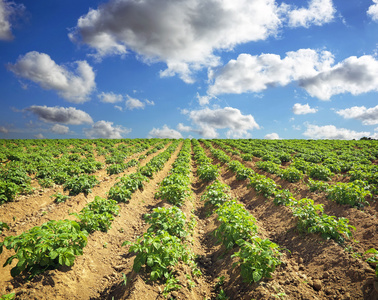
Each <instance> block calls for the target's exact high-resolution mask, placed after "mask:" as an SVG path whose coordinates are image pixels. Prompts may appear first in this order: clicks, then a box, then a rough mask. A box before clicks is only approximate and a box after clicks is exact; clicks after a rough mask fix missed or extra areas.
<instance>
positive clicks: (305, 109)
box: [292, 103, 318, 115]
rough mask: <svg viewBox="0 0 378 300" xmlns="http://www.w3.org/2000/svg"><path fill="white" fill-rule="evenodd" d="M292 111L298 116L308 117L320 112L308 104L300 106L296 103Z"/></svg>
mask: <svg viewBox="0 0 378 300" xmlns="http://www.w3.org/2000/svg"><path fill="white" fill-rule="evenodd" d="M292 111H293V113H294V114H296V115H307V114H314V113H316V112H317V111H318V110H317V109H316V108H311V107H310V105H308V103H307V104H300V103H295V104H294V106H293V108H292Z"/></svg>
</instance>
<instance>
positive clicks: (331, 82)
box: [300, 55, 378, 100]
mask: <svg viewBox="0 0 378 300" xmlns="http://www.w3.org/2000/svg"><path fill="white" fill-rule="evenodd" d="M300 85H301V86H302V87H303V88H304V89H306V91H307V92H308V93H309V94H310V95H311V96H313V97H317V98H319V99H321V100H329V99H330V98H331V97H332V96H333V95H338V94H343V93H347V92H349V93H351V94H352V95H359V94H362V93H366V92H370V91H378V60H376V59H375V58H374V57H373V56H370V55H364V56H361V57H356V56H351V57H348V58H347V59H345V60H344V61H342V62H340V63H338V64H336V65H335V66H333V67H332V68H331V69H329V70H325V71H323V72H319V74H317V75H316V76H314V77H309V78H304V79H303V80H302V81H301V82H300Z"/></svg>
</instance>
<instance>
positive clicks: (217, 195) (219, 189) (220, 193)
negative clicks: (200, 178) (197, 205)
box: [201, 180, 231, 206]
mask: <svg viewBox="0 0 378 300" xmlns="http://www.w3.org/2000/svg"><path fill="white" fill-rule="evenodd" d="M229 190H230V187H229V186H228V185H226V184H224V183H222V182H220V181H219V180H215V181H214V182H213V183H212V184H211V185H209V186H208V187H206V191H205V193H203V195H202V196H201V200H202V201H206V202H205V205H208V204H211V205H214V206H220V205H222V204H223V203H224V202H226V201H228V200H230V198H231V196H230V195H229V194H228V192H229Z"/></svg>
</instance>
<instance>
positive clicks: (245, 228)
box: [214, 200, 257, 249]
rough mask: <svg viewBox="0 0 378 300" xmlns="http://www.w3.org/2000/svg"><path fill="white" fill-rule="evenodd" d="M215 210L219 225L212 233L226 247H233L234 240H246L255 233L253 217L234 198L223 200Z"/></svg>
mask: <svg viewBox="0 0 378 300" xmlns="http://www.w3.org/2000/svg"><path fill="white" fill-rule="evenodd" d="M215 212H216V213H217V214H218V220H219V221H220V222H221V225H220V226H219V227H218V228H217V229H216V230H215V231H214V234H215V236H216V238H217V239H218V241H220V242H222V243H223V244H224V245H225V246H226V248H227V249H231V248H232V247H234V245H235V243H236V241H238V240H240V239H244V240H247V239H249V238H250V237H251V236H253V235H254V234H256V233H257V226H256V224H255V223H256V220H255V218H254V217H253V216H252V215H251V214H250V213H249V212H248V211H246V210H245V208H244V206H243V205H242V204H239V203H237V202H236V201H235V200H232V201H227V202H225V203H224V204H223V205H222V206H220V207H219V208H218V209H217V210H216V211H215Z"/></svg>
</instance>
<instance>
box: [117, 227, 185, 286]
mask: <svg viewBox="0 0 378 300" xmlns="http://www.w3.org/2000/svg"><path fill="white" fill-rule="evenodd" d="M122 245H123V246H124V245H131V246H130V248H129V252H134V253H136V254H137V255H136V257H135V259H134V265H133V269H134V271H135V272H136V273H138V272H139V271H140V269H141V268H142V267H143V266H145V267H146V270H147V271H148V272H150V279H151V280H156V279H159V278H162V277H165V278H166V279H168V278H169V277H170V270H171V268H172V267H173V266H174V265H176V264H177V263H178V262H179V261H183V262H184V263H189V260H190V255H189V251H188V250H187V249H186V247H185V246H184V245H183V244H182V243H181V241H180V239H179V238H178V237H176V236H172V235H170V234H169V233H168V232H166V231H161V232H159V233H157V234H156V235H155V234H154V233H152V232H147V233H145V234H143V236H142V237H140V238H138V239H137V241H136V242H135V243H131V242H128V241H126V242H124V243H123V244H122Z"/></svg>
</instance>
